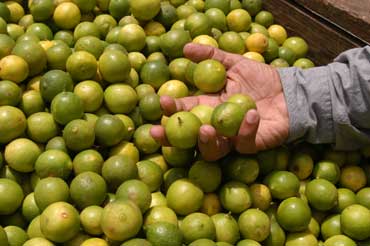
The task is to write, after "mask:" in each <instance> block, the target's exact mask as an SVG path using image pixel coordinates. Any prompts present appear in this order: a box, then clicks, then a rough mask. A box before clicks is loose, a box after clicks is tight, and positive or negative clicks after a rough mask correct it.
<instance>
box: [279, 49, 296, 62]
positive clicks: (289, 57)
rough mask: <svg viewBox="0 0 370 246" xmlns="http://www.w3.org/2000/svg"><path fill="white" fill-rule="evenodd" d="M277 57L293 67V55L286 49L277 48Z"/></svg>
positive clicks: (291, 51) (294, 57) (294, 58)
mask: <svg viewBox="0 0 370 246" xmlns="http://www.w3.org/2000/svg"><path fill="white" fill-rule="evenodd" d="M278 55H279V57H280V58H282V59H284V60H286V61H287V62H288V63H289V65H293V63H294V62H295V60H296V56H295V53H294V52H293V50H291V49H290V48H288V47H283V46H281V47H279V51H278Z"/></svg>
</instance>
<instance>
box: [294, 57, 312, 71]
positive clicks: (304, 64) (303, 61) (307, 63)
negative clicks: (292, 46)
mask: <svg viewBox="0 0 370 246" xmlns="http://www.w3.org/2000/svg"><path fill="white" fill-rule="evenodd" d="M314 66H315V64H314V63H313V62H312V61H311V60H310V59H308V58H299V59H298V60H296V61H295V62H294V63H293V67H299V68H302V69H307V68H312V67H314Z"/></svg>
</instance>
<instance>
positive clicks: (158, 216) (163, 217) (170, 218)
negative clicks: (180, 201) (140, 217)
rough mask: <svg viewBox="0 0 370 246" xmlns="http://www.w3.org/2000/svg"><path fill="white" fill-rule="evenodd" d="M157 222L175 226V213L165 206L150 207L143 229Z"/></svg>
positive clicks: (176, 221)
mask: <svg viewBox="0 0 370 246" xmlns="http://www.w3.org/2000/svg"><path fill="white" fill-rule="evenodd" d="M158 222H168V223H171V224H174V225H176V226H177V224H178V220H177V216H176V214H175V212H174V211H173V210H172V209H170V208H168V207H166V206H161V205H158V206H155V207H152V208H151V209H150V210H149V211H148V212H147V213H146V214H145V218H144V228H147V227H148V226H150V225H153V224H155V223H158Z"/></svg>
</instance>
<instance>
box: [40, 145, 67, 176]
mask: <svg viewBox="0 0 370 246" xmlns="http://www.w3.org/2000/svg"><path fill="white" fill-rule="evenodd" d="M35 171H36V173H37V175H38V176H39V177H40V178H45V177H49V176H52V177H60V178H62V179H67V178H68V177H69V175H70V173H71V171H72V161H71V159H70V157H69V156H68V155H67V154H66V153H65V152H63V151H62V150H58V149H49V150H47V151H44V152H42V153H41V155H39V157H38V158H37V160H36V163H35Z"/></svg>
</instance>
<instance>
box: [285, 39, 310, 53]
mask: <svg viewBox="0 0 370 246" xmlns="http://www.w3.org/2000/svg"><path fill="white" fill-rule="evenodd" d="M283 47H288V48H290V49H291V50H293V52H294V53H295V55H296V57H297V58H303V57H304V56H305V55H306V54H307V52H308V45H307V43H306V41H305V40H304V39H302V38H300V37H290V38H287V39H286V40H285V41H284V43H283Z"/></svg>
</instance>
